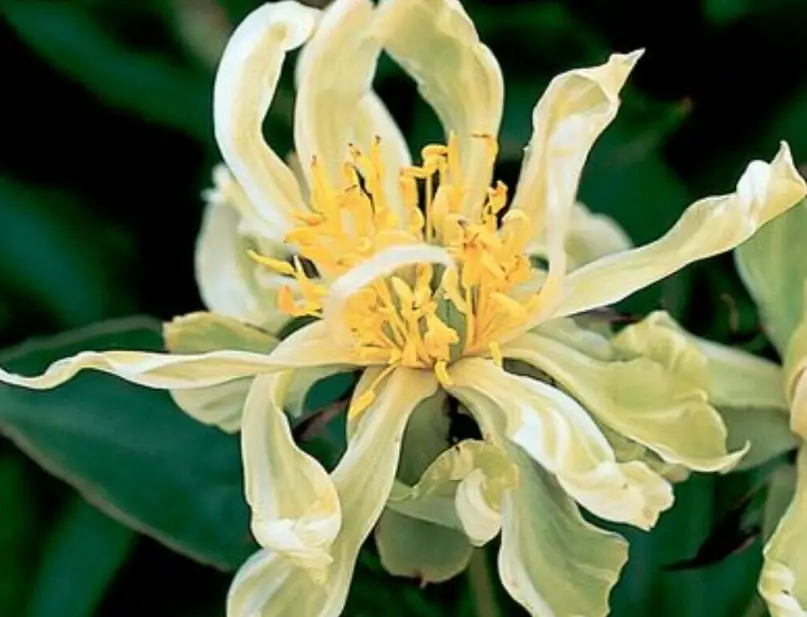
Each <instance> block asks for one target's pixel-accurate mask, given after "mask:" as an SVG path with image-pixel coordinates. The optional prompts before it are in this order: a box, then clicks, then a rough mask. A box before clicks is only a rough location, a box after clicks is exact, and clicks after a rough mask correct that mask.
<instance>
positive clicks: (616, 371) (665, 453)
mask: <svg viewBox="0 0 807 617" xmlns="http://www.w3.org/2000/svg"><path fill="white" fill-rule="evenodd" d="M502 354H503V355H504V357H505V358H515V359H517V360H521V361H523V362H527V363H529V364H531V365H532V366H535V367H537V368H539V369H540V370H542V371H544V372H545V373H547V374H548V375H550V376H551V377H552V378H553V379H555V380H556V381H558V382H559V383H560V384H561V385H562V386H563V388H564V389H565V390H566V391H567V392H569V393H570V394H571V395H572V396H574V397H575V398H576V399H577V400H578V401H580V403H581V404H582V405H583V406H585V407H586V409H588V410H589V411H590V412H591V413H592V414H593V415H594V416H595V417H596V418H597V419H598V420H599V421H600V422H602V423H603V424H605V425H607V426H609V427H610V428H612V429H614V430H615V431H617V432H618V433H620V434H622V435H624V436H626V437H628V438H630V439H632V440H633V441H635V442H637V443H639V444H642V445H644V446H647V447H648V448H650V449H651V450H653V451H654V452H656V453H657V454H658V455H659V456H661V457H662V458H663V459H664V460H665V461H667V462H668V463H673V464H682V465H684V466H686V467H688V468H690V469H693V470H697V471H728V470H730V469H731V468H733V467H734V466H735V465H736V463H737V461H738V460H739V458H740V457H741V456H742V455H743V453H744V451H740V452H735V453H731V454H729V453H728V452H727V451H726V427H725V425H724V424H723V420H722V419H721V417H720V415H719V414H718V413H717V411H716V410H715V409H714V408H713V407H712V406H711V405H710V404H709V402H708V400H707V392H706V391H705V390H703V389H701V388H700V387H698V384H694V383H692V382H690V381H688V380H687V379H685V378H683V377H682V376H680V375H677V374H676V373H675V372H673V371H672V370H670V369H668V368H666V367H665V366H663V365H662V364H659V363H657V362H654V361H653V360H650V359H648V358H642V357H639V358H635V359H631V360H613V361H606V362H603V361H601V360H598V359H596V358H592V357H590V356H588V355H586V354H584V353H581V352H580V351H578V350H576V349H573V348H571V347H568V346H566V345H564V344H562V343H559V342H557V341H554V340H552V339H550V338H548V337H544V336H541V335H540V334H538V333H537V332H536V333H528V334H525V335H523V336H522V337H521V338H520V339H518V341H513V342H511V343H509V344H508V345H506V346H504V347H503V348H502Z"/></svg>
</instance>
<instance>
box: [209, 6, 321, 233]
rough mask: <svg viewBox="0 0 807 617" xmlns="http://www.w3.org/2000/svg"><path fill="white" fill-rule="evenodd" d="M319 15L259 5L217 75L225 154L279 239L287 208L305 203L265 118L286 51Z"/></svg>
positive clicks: (217, 116) (218, 122) (218, 123)
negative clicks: (268, 139) (266, 135)
mask: <svg viewBox="0 0 807 617" xmlns="http://www.w3.org/2000/svg"><path fill="white" fill-rule="evenodd" d="M318 15H319V12H318V11H317V10H316V9H312V8H309V7H306V6H303V5H301V4H298V3H297V2H291V1H284V2H276V3H270V4H265V5H264V6H262V7H260V8H258V9H256V10H255V11H253V12H252V13H251V14H250V15H249V16H248V17H247V18H246V19H245V20H244V21H242V22H241V24H240V25H239V26H238V28H236V30H235V32H234V33H233V35H232V37H231V38H230V40H229V42H228V43H227V48H226V49H225V50H224V55H223V56H222V58H221V62H220V64H219V68H218V72H217V74H216V83H215V87H214V93H213V107H214V109H213V114H214V125H215V131H216V140H217V142H218V144H219V148H220V149H221V153H222V156H223V157H224V160H225V162H226V163H227V165H228V167H229V168H230V170H232V172H233V175H234V176H235V177H236V179H237V180H238V182H239V184H240V185H241V186H242V187H243V189H244V191H245V192H246V194H247V196H248V197H249V200H250V201H251V203H252V204H253V205H254V207H255V209H256V211H257V212H259V213H260V215H261V217H262V218H263V220H264V223H265V226H264V229H266V230H267V232H272V233H273V237H275V238H278V239H282V238H283V235H284V233H285V231H287V230H288V229H289V226H290V220H289V213H290V212H291V211H293V210H300V209H302V208H303V207H304V206H303V203H302V197H301V195H300V188H299V186H298V185H297V181H296V180H295V179H294V174H292V172H291V170H290V169H289V168H288V167H287V166H286V164H285V163H284V162H283V161H282V159H280V158H279V157H278V156H277V155H276V154H275V153H274V152H272V150H271V149H270V148H269V147H268V146H267V145H266V143H265V142H264V139H263V134H262V125H263V119H264V116H265V115H266V112H267V110H268V109H269V105H270V104H271V102H272V98H273V96H274V92H275V88H276V87H277V82H278V79H279V77H280V71H281V67H282V65H283V61H284V58H285V55H286V52H288V51H290V50H293V49H295V48H297V47H299V46H300V45H302V44H303V43H304V42H305V41H306V39H307V38H308V37H309V36H310V34H311V32H312V31H313V29H314V27H315V25H316V22H317V18H318Z"/></svg>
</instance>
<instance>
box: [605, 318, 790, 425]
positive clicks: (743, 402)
mask: <svg viewBox="0 0 807 617" xmlns="http://www.w3.org/2000/svg"><path fill="white" fill-rule="evenodd" d="M612 343H613V346H614V347H615V348H616V349H617V350H618V351H619V352H620V353H622V354H623V356H624V357H636V356H645V357H648V358H650V359H651V360H654V361H656V362H658V363H660V364H662V365H663V366H666V367H667V368H669V369H671V370H672V371H674V372H675V373H678V374H680V375H681V376H682V377H685V378H686V379H688V380H689V381H691V382H693V383H695V384H698V385H699V386H700V387H702V388H703V389H705V390H706V391H707V392H708V393H709V402H710V403H711V404H713V405H715V406H718V407H736V408H743V407H766V408H773V409H781V410H783V411H784V410H786V409H787V401H786V399H785V396H784V377H783V373H782V369H781V368H780V367H779V366H777V365H776V364H774V363H773V362H770V361H768V360H765V359H764V358H759V357H757V356H754V355H752V354H749V353H746V352H744V351H741V350H739V349H734V348H732V347H726V346H724V345H719V344H717V343H713V342H711V341H707V340H706V339H702V338H700V337H696V336H694V335H692V334H690V333H689V332H687V331H686V330H684V329H683V328H682V327H681V326H680V325H679V324H678V323H676V321H675V320H674V319H673V318H672V317H671V316H670V315H669V314H668V313H666V312H664V311H655V312H653V313H651V314H650V315H648V316H647V317H646V318H645V319H643V320H642V321H640V322H639V323H636V324H632V325H630V326H628V327H626V328H624V329H623V330H622V331H621V332H620V333H619V334H618V335H617V336H616V337H615V338H614V339H613V341H612Z"/></svg>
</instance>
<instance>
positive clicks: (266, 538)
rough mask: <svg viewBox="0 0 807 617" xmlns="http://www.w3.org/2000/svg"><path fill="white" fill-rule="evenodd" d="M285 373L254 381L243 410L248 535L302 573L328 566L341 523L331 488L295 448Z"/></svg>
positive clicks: (320, 471) (324, 474)
mask: <svg viewBox="0 0 807 617" xmlns="http://www.w3.org/2000/svg"><path fill="white" fill-rule="evenodd" d="M290 378H291V373H290V372H284V373H279V374H275V375H262V376H260V377H257V378H256V379H255V380H254V381H253V383H252V386H251V388H250V390H249V396H248V397H247V401H246V404H245V406H244V418H243V422H242V430H241V455H242V457H243V462H244V492H245V494H246V498H247V503H248V504H249V506H250V508H251V509H252V533H253V535H254V536H255V539H256V540H257V541H258V543H259V544H260V545H261V546H263V547H264V548H267V549H270V550H273V551H277V552H278V553H281V554H283V555H285V556H287V557H289V558H291V559H292V560H294V561H295V562H297V563H299V564H300V566H301V567H303V568H309V569H321V568H324V567H326V566H327V565H328V564H329V563H330V560H331V558H330V555H329V552H330V546H331V544H332V543H333V541H334V539H335V538H336V535H337V533H338V532H339V529H340V526H341V523H342V512H341V504H340V500H339V497H338V496H337V492H336V487H335V486H334V484H333V482H332V481H331V478H330V477H329V476H328V472H326V471H325V469H323V467H322V465H320V464H319V462H317V460H316V459H315V458H313V457H312V456H309V455H308V454H306V453H305V452H303V451H302V450H300V449H299V448H298V447H297V445H296V444H295V443H294V437H293V436H292V433H291V427H290V426H289V422H288V419H287V418H286V414H285V413H284V411H283V403H284V397H285V394H286V390H287V388H288V384H289V381H290Z"/></svg>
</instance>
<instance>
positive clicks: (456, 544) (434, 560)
mask: <svg viewBox="0 0 807 617" xmlns="http://www.w3.org/2000/svg"><path fill="white" fill-rule="evenodd" d="M374 535H375V542H376V546H377V547H378V554H379V556H380V557H381V565H382V566H384V569H385V570H386V571H387V572H389V573H390V574H394V575H396V576H407V577H410V578H415V579H418V580H419V581H420V582H421V583H423V584H425V583H441V582H443V581H447V580H448V579H450V578H453V577H455V576H456V575H457V574H459V573H460V572H462V571H463V570H464V569H465V568H466V566H467V565H468V561H469V560H470V559H471V552H472V551H473V547H472V546H471V543H470V542H468V538H466V537H465V534H463V533H462V532H460V531H457V530H456V529H450V528H448V527H444V526H443V525H437V524H435V523H430V522H427V521H424V520H422V519H417V518H412V517H410V516H406V515H404V514H399V513H398V512H395V511H394V510H389V509H387V510H385V511H384V513H383V514H382V515H381V519H380V520H379V521H378V525H377V526H376V528H375V534H374Z"/></svg>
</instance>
